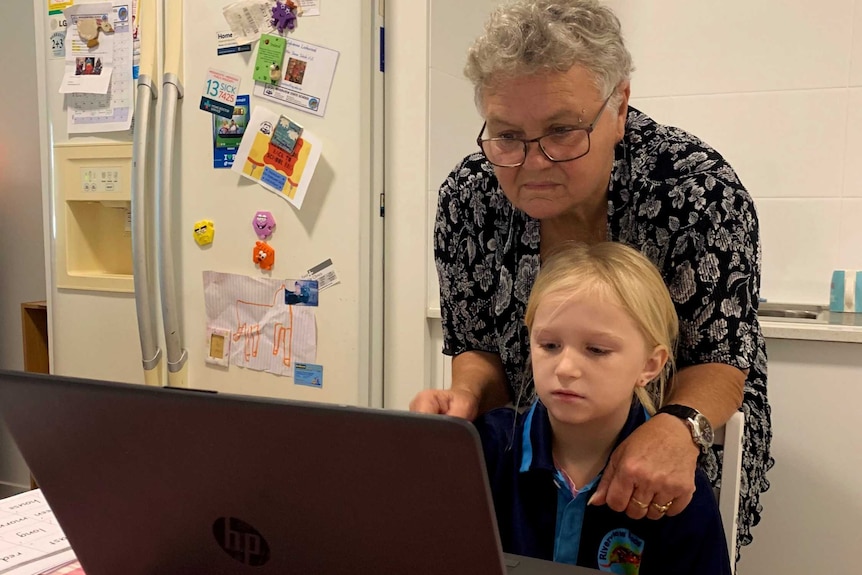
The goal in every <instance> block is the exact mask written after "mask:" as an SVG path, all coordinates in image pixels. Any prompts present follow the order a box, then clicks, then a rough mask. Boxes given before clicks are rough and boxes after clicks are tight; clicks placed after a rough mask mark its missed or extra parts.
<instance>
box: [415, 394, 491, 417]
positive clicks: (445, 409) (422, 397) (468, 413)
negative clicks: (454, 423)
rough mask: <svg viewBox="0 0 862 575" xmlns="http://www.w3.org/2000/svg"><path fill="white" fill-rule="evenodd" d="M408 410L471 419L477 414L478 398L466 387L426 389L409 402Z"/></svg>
mask: <svg viewBox="0 0 862 575" xmlns="http://www.w3.org/2000/svg"><path fill="white" fill-rule="evenodd" d="M410 411H417V412H419V413H434V414H442V415H452V416H455V417H463V418H464V419H467V420H470V421H473V420H474V419H476V416H477V415H479V398H478V397H476V395H475V394H473V393H471V392H469V391H467V390H466V389H426V390H425V391H420V392H419V393H418V394H416V397H414V398H413V401H411V402H410Z"/></svg>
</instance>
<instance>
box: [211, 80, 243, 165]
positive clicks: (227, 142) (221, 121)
mask: <svg viewBox="0 0 862 575" xmlns="http://www.w3.org/2000/svg"><path fill="white" fill-rule="evenodd" d="M248 115H249V102H248V94H241V95H239V96H237V97H236V107H235V108H234V111H233V117H232V118H230V119H228V118H222V117H221V116H217V115H215V114H213V167H214V168H230V167H231V166H233V161H234V158H235V157H236V153H237V150H239V144H240V142H241V141H242V136H243V134H245V129H246V126H247V125H248Z"/></svg>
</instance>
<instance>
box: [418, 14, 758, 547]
mask: <svg viewBox="0 0 862 575" xmlns="http://www.w3.org/2000/svg"><path fill="white" fill-rule="evenodd" d="M631 71H632V61H631V56H630V54H629V52H628V51H627V49H626V47H625V46H624V44H623V39H622V36H621V32H620V24H619V21H618V19H617V18H616V16H615V15H614V14H613V13H612V12H611V11H610V10H608V9H607V8H605V7H603V6H602V5H600V4H599V3H598V2H596V1H593V0H519V1H516V2H515V3H512V4H508V5H505V6H502V7H500V8H498V9H497V10H496V12H494V14H493V15H492V16H491V18H490V20H489V21H488V23H487V26H486V30H485V34H484V35H483V36H481V37H480V38H479V39H478V40H476V42H475V43H474V45H473V47H472V48H471V49H470V52H469V56H468V61H467V66H466V70H465V73H466V75H467V76H468V77H469V78H470V80H471V81H472V82H473V84H474V86H475V95H476V102H477V105H478V107H479V111H480V113H481V115H482V116H483V118H484V119H485V123H484V124H483V125H482V128H481V131H480V132H479V137H478V140H477V141H478V144H479V146H480V147H481V153H476V154H473V155H471V156H469V157H467V158H466V159H464V160H463V161H462V162H461V163H460V164H459V165H458V166H456V168H455V169H454V170H453V171H452V173H451V175H450V176H449V177H448V178H447V180H446V182H444V184H443V185H442V187H441V189H440V196H439V204H438V211H437V221H436V226H435V237H434V247H435V257H436V261H437V270H438V274H439V277H440V300H441V302H440V303H441V309H442V317H443V333H444V348H443V352H444V353H446V354H448V355H451V356H453V359H452V387H451V388H450V389H447V390H427V391H424V392H422V393H420V394H419V395H417V396H416V397H415V398H414V400H413V401H412V402H411V409H413V410H415V411H422V412H430V413H445V414H450V415H456V416H460V417H465V418H469V419H473V418H475V417H476V415H477V414H479V413H482V412H484V411H486V410H488V409H491V408H493V407H497V406H500V405H503V404H506V403H508V402H510V401H514V402H516V403H518V404H524V403H525V402H526V400H527V399H528V398H529V396H530V395H531V394H532V392H533V390H532V382H531V380H530V377H529V375H528V374H529V358H528V350H529V340H528V335H527V331H526V329H525V326H524V310H525V305H526V303H527V299H528V297H529V294H530V289H531V287H532V285H533V281H534V279H535V277H536V273H537V271H538V269H539V266H540V265H541V262H542V259H543V258H544V257H545V256H546V254H549V253H551V252H552V251H553V249H554V248H555V247H557V246H559V245H560V244H561V243H563V242H568V241H580V242H587V243H595V242H600V241H606V240H610V241H618V242H623V243H625V244H628V245H630V246H633V247H635V248H637V249H639V250H640V251H641V252H643V253H644V254H645V255H646V256H647V257H649V259H650V260H652V261H653V263H655V264H656V266H657V267H658V268H659V270H661V272H662V276H663V278H664V281H665V283H666V284H667V286H668V288H669V290H670V292H671V294H672V298H673V301H674V305H675V306H676V309H677V313H678V315H679V318H680V324H681V325H680V327H681V333H680V341H679V348H678V350H677V370H676V372H675V374H674V376H673V381H672V387H671V389H670V393H669V396H668V398H667V399H666V401H665V406H664V407H663V408H662V409H661V410H660V411H659V413H658V414H657V415H656V416H654V417H653V418H651V419H650V420H649V421H648V422H646V423H645V424H644V425H643V426H642V427H640V428H639V429H638V430H636V431H635V432H634V433H632V434H631V435H630V436H629V437H628V438H627V439H626V440H625V441H623V442H621V443H620V444H619V445H618V446H617V448H616V449H615V451H614V452H613V454H612V455H611V459H610V462H609V465H608V467H607V469H606V471H605V472H604V475H603V477H602V479H601V483H600V485H599V488H598V491H597V492H596V496H595V497H594V498H593V499H592V500H591V502H590V503H591V504H593V505H601V504H607V505H608V506H609V507H611V508H612V509H614V510H616V511H625V512H626V513H627V514H628V515H629V516H631V517H633V518H644V517H647V518H650V519H658V518H660V517H662V515H663V514H664V513H667V514H668V515H675V514H677V513H679V512H680V511H681V510H682V509H684V508H685V507H686V505H688V503H689V501H690V500H691V497H692V493H693V491H694V471H695V467H696V465H697V464H698V462H699V463H700V465H701V466H702V468H703V469H704V470H705V471H706V473H707V475H708V476H709V478H710V480H711V481H712V483H713V484H714V485H716V484H718V483H719V481H720V477H719V472H720V469H719V465H718V463H717V461H720V460H721V459H720V457H721V450H720V448H718V447H715V446H712V436H711V435H712V434H711V432H712V429H713V428H717V427H719V426H722V425H724V423H725V422H726V421H727V420H728V418H729V417H730V416H731V415H732V414H733V413H734V412H735V411H737V410H738V409H740V406H741V408H742V410H743V412H744V416H745V426H746V427H745V430H746V433H745V439H744V455H743V474H744V477H743V481H742V486H741V487H742V502H741V505H740V517H741V519H740V531H739V542H738V544H743V545H745V544H748V543H750V542H751V533H750V528H751V526H752V525H755V524H757V523H758V521H759V519H760V510H761V507H760V504H759V496H760V493H761V492H763V491H765V490H766V489H767V488H768V486H769V484H768V482H767V480H766V477H765V474H766V471H767V469H769V468H770V467H771V466H772V459H771V457H770V455H769V442H770V438H771V425H770V408H769V403H768V402H767V397H766V352H765V344H764V339H763V336H762V334H761V331H760V326H759V324H758V320H757V305H758V292H759V285H760V241H759V237H758V223H757V216H756V213H755V209H754V205H753V202H752V199H751V197H750V196H749V194H748V192H746V190H745V188H744V187H743V186H742V184H741V183H740V181H739V178H738V177H737V175H736V173H735V172H734V171H733V169H732V168H731V167H730V165H728V163H727V162H726V161H725V160H724V159H723V158H722V157H721V155H720V154H719V153H718V152H716V151H715V150H714V149H712V148H710V147H709V146H708V145H707V144H705V143H704V142H702V141H701V140H699V139H698V138H696V137H694V136H692V135H691V134H688V133H686V132H684V131H682V130H679V129H676V128H672V127H668V126H663V125H660V124H658V123H656V122H655V121H654V120H652V119H651V118H650V117H648V116H646V115H645V114H643V113H641V112H640V111H638V110H636V109H634V108H631V107H629V105H628V101H629V94H630V85H629V78H630V75H631ZM585 345H589V342H586V343H585ZM608 361H612V358H609V359H608Z"/></svg>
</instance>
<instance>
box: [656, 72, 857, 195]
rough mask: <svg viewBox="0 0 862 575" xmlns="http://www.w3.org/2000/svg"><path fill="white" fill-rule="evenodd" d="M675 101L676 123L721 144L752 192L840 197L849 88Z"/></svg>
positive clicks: (710, 142)
mask: <svg viewBox="0 0 862 575" xmlns="http://www.w3.org/2000/svg"><path fill="white" fill-rule="evenodd" d="M672 101H673V106H672V112H671V117H672V118H673V121H674V122H675V125H677V126H679V127H681V128H683V129H685V130H687V131H689V132H691V133H693V134H695V135H697V136H698V137H699V138H701V139H702V140H704V141H705V142H707V143H709V144H710V145H711V146H713V147H714V148H715V149H717V150H718V151H719V152H720V153H721V154H722V155H723V156H724V157H725V158H726V159H727V160H728V161H729V162H730V163H731V165H732V166H733V167H734V169H735V170H736V171H737V173H738V174H739V176H740V178H741V179H742V182H743V184H744V185H745V186H746V188H747V189H748V190H749V191H750V192H751V194H752V195H753V196H754V197H759V198H769V197H771V198H775V197H784V198H787V197H791V198H801V197H808V198H811V197H834V198H838V197H841V190H842V181H843V173H842V172H843V165H844V141H845V130H846V128H845V115H846V108H847V95H846V90H845V89H838V90H810V91H809V90H806V91H792V92H768V93H763V92H762V93H751V94H725V95H720V96H688V97H679V98H673V99H672ZM850 157H852V156H850Z"/></svg>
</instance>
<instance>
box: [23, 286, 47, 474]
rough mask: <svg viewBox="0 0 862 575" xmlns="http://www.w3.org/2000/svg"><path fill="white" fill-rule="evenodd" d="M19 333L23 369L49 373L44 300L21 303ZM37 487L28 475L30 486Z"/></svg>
mask: <svg viewBox="0 0 862 575" xmlns="http://www.w3.org/2000/svg"><path fill="white" fill-rule="evenodd" d="M21 335H22V336H23V340H24V371H31V372H35V373H50V366H49V364H48V306H47V305H46V303H45V302H44V301H31V302H26V303H22V304H21ZM36 487H38V486H37V485H36V481H34V480H33V476H32V475H31V476H30V488H31V489H35V488H36Z"/></svg>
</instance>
